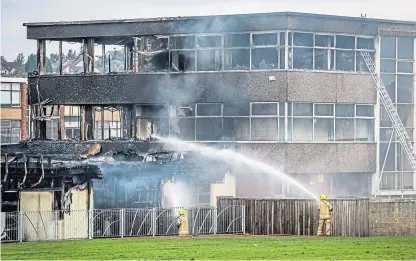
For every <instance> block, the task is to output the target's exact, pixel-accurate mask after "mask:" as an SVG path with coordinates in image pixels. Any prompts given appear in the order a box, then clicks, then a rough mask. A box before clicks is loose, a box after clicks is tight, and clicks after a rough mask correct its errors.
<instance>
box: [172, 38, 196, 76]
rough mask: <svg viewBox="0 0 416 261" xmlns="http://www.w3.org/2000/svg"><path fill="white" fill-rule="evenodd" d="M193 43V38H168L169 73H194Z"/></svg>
mask: <svg viewBox="0 0 416 261" xmlns="http://www.w3.org/2000/svg"><path fill="white" fill-rule="evenodd" d="M195 41H196V40H195V36H172V37H170V68H171V71H173V72H183V71H195Z"/></svg>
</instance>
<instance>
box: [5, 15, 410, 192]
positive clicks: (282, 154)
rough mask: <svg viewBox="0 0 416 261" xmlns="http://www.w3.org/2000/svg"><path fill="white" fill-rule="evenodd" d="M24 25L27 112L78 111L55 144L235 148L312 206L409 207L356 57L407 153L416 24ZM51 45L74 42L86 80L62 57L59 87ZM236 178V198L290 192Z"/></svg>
mask: <svg viewBox="0 0 416 261" xmlns="http://www.w3.org/2000/svg"><path fill="white" fill-rule="evenodd" d="M25 26H26V27H27V36H28V39H33V40H37V42H38V58H39V59H38V74H35V75H32V76H30V77H29V80H28V81H29V83H30V84H33V85H30V88H29V90H30V93H35V91H37V90H36V89H35V85H37V86H38V87H39V88H38V90H39V95H31V96H30V97H29V103H30V104H32V105H33V106H39V105H40V104H41V103H42V101H41V100H40V98H39V97H41V99H48V103H47V104H48V106H51V105H53V106H59V107H58V109H57V111H61V110H62V108H63V107H62V106H64V107H65V108H66V107H67V106H79V107H71V108H79V109H77V111H74V110H72V109H71V110H70V112H69V111H68V112H67V109H65V110H64V112H65V119H68V121H67V120H65V121H58V122H57V124H58V126H57V127H56V130H57V131H54V133H58V132H61V133H65V134H66V136H67V137H69V136H71V137H75V136H76V135H77V134H79V139H80V143H82V142H87V141H88V140H104V139H106V138H110V137H113V138H116V139H128V140H135V141H136V142H139V141H141V140H142V141H143V140H151V134H158V135H159V136H163V137H166V136H173V137H178V138H180V139H182V140H186V141H189V142H200V143H207V144H211V143H212V144H224V145H226V144H238V150H240V151H242V152H244V153H247V154H249V155H252V156H253V157H256V158H260V159H261V160H262V161H264V162H267V163H270V164H272V165H274V166H276V167H278V168H279V169H281V170H282V171H283V172H285V173H287V174H289V175H291V176H293V177H295V178H296V179H297V180H299V181H300V182H301V183H302V184H304V185H306V186H307V187H308V188H310V189H311V190H313V191H314V192H316V193H322V192H323V193H327V194H328V195H329V196H337V197H351V196H379V195H381V196H387V195H389V196H414V195H416V190H415V188H416V178H415V172H414V170H412V168H411V166H410V165H409V162H408V159H407V158H406V157H405V155H404V153H402V150H401V148H400V144H399V143H398V142H397V140H396V138H395V137H394V135H393V136H392V127H391V122H390V119H389V118H388V116H387V114H386V113H385V112H384V111H383V107H382V105H381V104H380V102H379V98H378V93H377V91H376V88H375V82H374V81H373V79H372V76H371V74H370V73H369V72H368V68H367V66H366V64H365V62H364V60H363V58H362V56H361V51H366V52H369V53H370V55H371V56H372V57H373V59H374V61H375V63H376V69H377V71H378V72H379V73H380V74H381V77H382V80H383V82H384V84H385V86H386V87H387V89H388V90H389V94H390V97H391V98H392V100H393V102H394V104H395V105H396V106H397V110H398V113H399V115H400V117H401V120H402V122H403V124H404V125H405V127H406V128H407V130H408V131H409V135H410V137H411V139H412V140H414V139H415V138H416V136H415V132H414V129H415V121H414V118H415V107H414V101H415V91H414V89H415V71H416V69H415V56H416V53H415V52H416V47H415V46H416V22H405V21H390V20H379V19H368V18H353V17H338V16H324V15H314V14H300V13H287V12H285V13H270V14H251V15H226V16H206V17H181V18H161V19H136V20H121V21H119V20H112V21H86V22H59V23H28V24H25ZM50 41H52V42H55V43H56V44H58V45H59V49H60V51H61V53H62V46H63V45H62V43H63V42H75V43H79V45H80V46H81V50H82V52H81V53H82V55H83V65H84V72H83V73H82V74H66V73H65V71H64V70H62V58H61V59H60V63H61V65H60V74H59V75H47V74H46V73H45V53H46V49H47V48H48V44H49V43H50ZM117 48H118V49H117ZM109 49H113V51H110V52H106V50H109ZM60 57H62V55H61V56H60ZM96 68H99V71H100V72H102V73H96V71H97V70H96ZM114 68H117V69H114ZM2 88H3V87H2ZM36 104H38V105H36ZM40 107H41V109H40V110H35V111H38V112H39V111H42V110H43V109H46V108H44V107H47V106H44V105H41V106H40ZM115 112H116V113H115ZM67 114H68V115H67ZM107 114H108V115H110V114H111V115H112V116H111V120H110V119H109V118H107V119H106V117H105V115H107ZM114 114H116V115H117V116H116V117H114ZM108 117H110V116H108ZM69 119H71V121H69ZM61 122H62V123H61ZM33 124H34V125H35V126H36V127H34V134H33V135H34V137H37V138H40V139H44V138H46V136H47V135H46V132H47V131H46V129H47V127H46V125H44V124H42V123H41V122H39V121H34V122H33ZM58 130H59V131H58ZM56 137H57V138H56V139H58V140H59V139H62V137H60V136H59V135H58V136H56ZM57 143H59V141H58V142H57ZM254 172H255V171H254ZM236 174H237V173H236ZM253 174H254V173H253ZM258 174H259V175H260V174H261V173H258ZM236 177H237V181H236V190H237V196H239V193H238V191H239V190H241V191H244V190H246V191H249V190H251V192H253V191H252V190H255V191H257V192H258V193H254V192H253V193H251V192H250V193H251V194H253V196H256V195H257V196H258V195H260V194H261V196H270V195H263V194H262V193H263V192H264V191H265V190H272V192H271V193H268V194H283V195H287V196H290V195H294V194H297V193H298V192H295V191H294V190H295V188H294V187H293V186H290V185H288V184H285V183H284V182H272V181H271V180H269V179H268V178H266V179H262V181H258V180H257V181H256V182H258V184H257V183H253V182H251V181H250V182H246V183H244V182H239V181H238V175H236ZM255 180H256V179H255ZM270 184H273V188H272V189H270V188H268V187H269V186H270ZM244 186H246V188H247V189H241V188H243V187H244ZM253 187H256V188H255V189H253ZM242 193H244V192H242ZM266 194H267V193H266Z"/></svg>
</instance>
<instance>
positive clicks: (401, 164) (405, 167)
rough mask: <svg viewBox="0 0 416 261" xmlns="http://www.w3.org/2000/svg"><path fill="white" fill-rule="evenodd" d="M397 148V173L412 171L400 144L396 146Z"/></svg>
mask: <svg viewBox="0 0 416 261" xmlns="http://www.w3.org/2000/svg"><path fill="white" fill-rule="evenodd" d="M396 146H397V170H398V171H412V165H410V162H409V159H408V158H407V156H406V153H405V152H404V150H403V149H402V146H401V145H400V143H397V144H396Z"/></svg>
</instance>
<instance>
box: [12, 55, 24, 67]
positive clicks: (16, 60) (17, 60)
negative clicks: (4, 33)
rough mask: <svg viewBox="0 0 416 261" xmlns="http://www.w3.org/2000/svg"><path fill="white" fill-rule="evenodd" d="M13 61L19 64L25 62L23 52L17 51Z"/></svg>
mask: <svg viewBox="0 0 416 261" xmlns="http://www.w3.org/2000/svg"><path fill="white" fill-rule="evenodd" d="M14 62H15V63H18V64H19V65H21V66H23V65H24V64H25V56H24V55H23V53H19V54H18V55H17V57H16V59H15V60H14Z"/></svg>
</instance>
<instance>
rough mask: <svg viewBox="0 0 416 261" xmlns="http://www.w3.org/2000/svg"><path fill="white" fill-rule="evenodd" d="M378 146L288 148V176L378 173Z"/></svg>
mask: <svg viewBox="0 0 416 261" xmlns="http://www.w3.org/2000/svg"><path fill="white" fill-rule="evenodd" d="M375 163H376V144H375V143H371V144H370V143H367V144H342V143H341V144H335V143H334V144H313V143H310V144H288V145H287V158H286V172H287V173H319V172H323V173H328V172H375V171H376V164H375Z"/></svg>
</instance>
